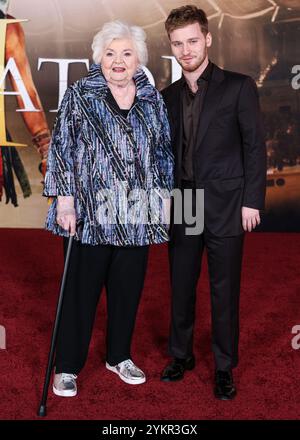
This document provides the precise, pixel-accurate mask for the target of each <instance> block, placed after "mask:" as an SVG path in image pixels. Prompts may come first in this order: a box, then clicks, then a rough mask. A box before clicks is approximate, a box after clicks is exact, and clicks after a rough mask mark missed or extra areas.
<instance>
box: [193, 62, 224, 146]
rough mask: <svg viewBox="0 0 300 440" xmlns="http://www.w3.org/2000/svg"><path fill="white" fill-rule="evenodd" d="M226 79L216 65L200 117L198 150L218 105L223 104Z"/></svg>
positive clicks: (197, 137)
mask: <svg viewBox="0 0 300 440" xmlns="http://www.w3.org/2000/svg"><path fill="white" fill-rule="evenodd" d="M224 79H225V76H224V73H223V71H222V70H221V69H220V68H219V67H217V66H216V65H215V64H214V65H213V71H212V76H211V80H210V82H209V85H208V89H207V92H206V96H205V99H204V105H203V108H202V111H201V115H200V123H199V126H198V130H197V136H196V139H197V141H196V149H198V148H199V147H200V145H201V142H202V141H203V139H204V136H205V134H206V132H207V129H208V127H209V124H210V122H211V120H212V118H213V116H214V115H215V112H216V110H217V107H218V104H219V103H220V102H221V99H222V96H223V93H224V90H225V87H224V83H223V82H224Z"/></svg>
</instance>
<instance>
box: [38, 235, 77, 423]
mask: <svg viewBox="0 0 300 440" xmlns="http://www.w3.org/2000/svg"><path fill="white" fill-rule="evenodd" d="M73 237H74V236H73V235H70V237H69V242H68V249H67V254H66V258H65V265H64V272H63V276H62V281H61V286H60V292H59V297H58V303H57V308H56V316H55V321H54V326H53V332H52V338H51V346H50V352H49V356H48V364H47V369H46V375H45V381H44V388H43V395H42V400H41V403H40V406H39V409H38V413H37V415H38V416H40V417H45V416H46V415H47V407H46V404H47V397H48V388H49V382H50V376H51V372H52V368H53V360H54V352H55V346H56V339H57V333H58V327H59V323H60V317H61V310H62V303H63V298H64V289H65V284H66V278H67V274H68V267H69V260H70V255H71V249H72V243H73Z"/></svg>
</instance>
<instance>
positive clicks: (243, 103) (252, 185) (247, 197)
mask: <svg viewBox="0 0 300 440" xmlns="http://www.w3.org/2000/svg"><path fill="white" fill-rule="evenodd" d="M238 121H239V126H240V131H241V136H242V143H243V155H244V170H245V188H244V199H243V206H246V207H248V208H254V209H264V204H265V192H266V145H265V140H264V134H263V128H262V122H261V113H260V106H259V97H258V91H257V87H256V84H255V82H254V81H253V79H252V78H250V77H246V78H245V80H244V83H243V85H242V87H241V90H240V95H239V102H238Z"/></svg>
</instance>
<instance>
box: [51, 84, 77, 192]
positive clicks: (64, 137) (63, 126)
mask: <svg viewBox="0 0 300 440" xmlns="http://www.w3.org/2000/svg"><path fill="white" fill-rule="evenodd" d="M75 114H76V106H75V102H74V96H73V92H72V89H70V88H69V89H67V91H66V93H65V95H64V97H63V100H62V102H61V105H60V108H59V111H58V114H57V117H56V120H55V123H54V128H53V131H52V137H51V142H50V146H49V155H48V160H47V171H46V175H45V185H44V192H43V195H44V196H47V197H55V196H71V195H74V192H75V182H74V164H73V153H74V146H75V144H76V120H75Z"/></svg>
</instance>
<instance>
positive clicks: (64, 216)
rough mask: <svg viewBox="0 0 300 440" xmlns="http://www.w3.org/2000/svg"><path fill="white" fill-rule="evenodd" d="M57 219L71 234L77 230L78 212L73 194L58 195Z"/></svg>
mask: <svg viewBox="0 0 300 440" xmlns="http://www.w3.org/2000/svg"><path fill="white" fill-rule="evenodd" d="M56 221H57V223H58V224H59V226H61V227H62V228H63V229H65V230H66V231H69V233H70V235H75V232H76V214H75V208H74V197H73V196H58V197H57V214H56Z"/></svg>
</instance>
